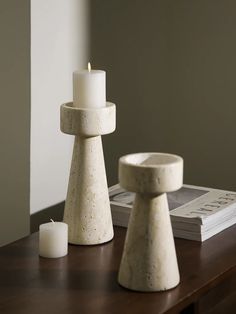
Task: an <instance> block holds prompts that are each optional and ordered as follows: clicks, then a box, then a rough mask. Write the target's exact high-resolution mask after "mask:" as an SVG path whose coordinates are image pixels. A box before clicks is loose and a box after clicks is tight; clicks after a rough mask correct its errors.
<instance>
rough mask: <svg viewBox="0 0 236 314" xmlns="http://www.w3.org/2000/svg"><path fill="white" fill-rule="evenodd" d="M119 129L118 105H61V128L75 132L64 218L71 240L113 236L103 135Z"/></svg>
mask: <svg viewBox="0 0 236 314" xmlns="http://www.w3.org/2000/svg"><path fill="white" fill-rule="evenodd" d="M114 130H115V105H114V104H112V103H107V105H106V107H101V108H76V107H73V104H72V103H67V104H64V105H62V106H61V131H62V132H64V133H67V134H71V135H75V141H74V149H73V157H72V163H71V171H70V178H69V184H68V191H67V198H66V203H65V210H64V218H63V221H64V222H66V223H67V224H68V228H69V229H68V231H69V234H68V239H69V243H72V244H80V245H94V244H101V243H105V242H108V241H110V240H111V239H112V238H113V234H114V233H113V225H112V217H111V208H110V201H109V194H108V186H107V178H106V171H105V163H104V156H103V148H102V139H101V135H104V134H109V133H112V132H113V131H114Z"/></svg>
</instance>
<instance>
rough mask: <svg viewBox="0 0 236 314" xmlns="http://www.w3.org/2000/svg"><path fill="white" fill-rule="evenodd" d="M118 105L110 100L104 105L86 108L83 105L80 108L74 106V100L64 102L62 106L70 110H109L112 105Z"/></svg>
mask: <svg viewBox="0 0 236 314" xmlns="http://www.w3.org/2000/svg"><path fill="white" fill-rule="evenodd" d="M115 106H116V105H115V104H114V103H112V102H110V101H106V105H105V106H103V107H97V108H96V107H94V108H92V107H91V108H86V107H84V108H83V107H81V108H78V107H74V104H73V101H70V102H66V103H64V104H62V105H61V107H62V108H66V109H69V110H74V111H101V110H107V109H108V108H109V109H110V108H112V107H115Z"/></svg>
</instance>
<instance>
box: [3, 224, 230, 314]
mask: <svg viewBox="0 0 236 314" xmlns="http://www.w3.org/2000/svg"><path fill="white" fill-rule="evenodd" d="M125 232H126V229H123V228H115V238H114V240H113V241H111V242H109V243H107V244H104V245H97V246H92V247H91V246H89V247H87V246H74V245H70V246H69V254H68V256H66V257H63V258H59V259H46V258H41V257H39V256H38V234H37V233H35V234H33V235H31V236H30V237H27V238H24V239H22V240H20V241H17V242H15V243H12V244H10V245H8V246H5V247H2V248H0V313H4V314H8V313H9V314H10V313H20V314H21V313H22V314H29V313H30V314H32V313H34V314H38V313H40V314H41V313H45V314H47V313H59V314H60V313H61V314H64V313H149V314H151V313H155V314H156V313H178V312H180V311H181V310H183V309H185V308H187V309H188V312H189V313H190V312H194V311H196V309H197V308H198V311H199V312H202V311H204V308H206V306H207V305H208V304H209V305H210V304H211V306H213V305H214V304H215V303H217V302H219V303H220V301H221V300H220V299H221V297H224V298H226V297H228V296H229V295H230V294H231V293H233V292H234V291H235V284H233V278H235V276H236V275H235V273H236V241H235V236H236V227H231V228H229V229H227V230H226V231H224V232H222V233H220V234H219V235H217V236H215V237H213V238H212V239H210V240H208V241H206V242H204V243H202V244H201V243H198V242H194V241H188V240H181V239H176V249H177V256H178V261H179V268H180V275H181V283H180V285H179V286H178V287H176V288H174V289H172V290H169V291H166V292H161V293H137V292H132V291H129V290H126V289H123V288H122V287H120V286H119V284H118V283H117V273H118V268H119V263H120V258H121V254H122V250H123V243H124V237H125ZM230 282H231V284H230ZM234 283H235V281H234ZM226 286H228V290H226V288H225V287H226ZM218 287H219V289H218ZM217 289H218V290H217ZM220 291H225V293H221V292H220ZM209 300H214V302H210V301H209ZM197 302H198V304H200V306H198V307H197V306H196V304H197ZM194 303H195V305H194V306H193V305H192V304H194ZM208 308H209V306H208ZM209 310H210V309H209ZM186 311H187V310H186Z"/></svg>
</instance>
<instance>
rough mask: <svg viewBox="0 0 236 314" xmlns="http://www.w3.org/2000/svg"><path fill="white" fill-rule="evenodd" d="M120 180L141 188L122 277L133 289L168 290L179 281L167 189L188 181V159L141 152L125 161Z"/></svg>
mask: <svg viewBox="0 0 236 314" xmlns="http://www.w3.org/2000/svg"><path fill="white" fill-rule="evenodd" d="M119 180H120V185H121V186H122V187H123V188H125V189H127V190H129V191H132V192H135V193H136V197H135V201H134V205H133V208H132V211H131V215H130V220H129V225H128V230H127V235H126V240H125V245H124V251H123V256H122V260H121V264H120V270H119V276H118V281H119V283H120V284H121V285H122V286H124V287H126V288H128V289H131V290H137V291H162V290H167V289H171V288H173V287H175V286H176V285H178V283H179V280H180V279H179V270H178V264H177V259H176V252H175V245H174V239H173V233H172V228H171V222H170V215H169V208H168V202H167V197H166V193H167V192H172V191H176V190H178V189H180V188H181V186H182V184H183V159H182V158H181V157H179V156H177V155H172V154H164V153H138V154H131V155H126V156H123V157H121V158H120V160H119Z"/></svg>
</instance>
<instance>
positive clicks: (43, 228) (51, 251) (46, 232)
mask: <svg viewBox="0 0 236 314" xmlns="http://www.w3.org/2000/svg"><path fill="white" fill-rule="evenodd" d="M67 253H68V225H67V224H65V223H64V222H54V221H53V220H52V222H49V223H46V224H42V225H40V226H39V255H40V256H42V257H48V258H57V257H62V256H65V255H67Z"/></svg>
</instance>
